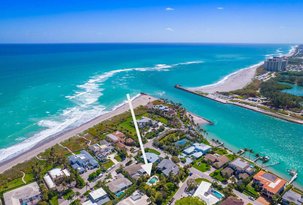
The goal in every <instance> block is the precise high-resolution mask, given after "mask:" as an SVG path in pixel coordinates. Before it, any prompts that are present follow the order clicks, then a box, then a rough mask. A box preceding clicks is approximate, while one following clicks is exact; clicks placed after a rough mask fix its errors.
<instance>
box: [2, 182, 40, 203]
mask: <svg viewBox="0 0 303 205" xmlns="http://www.w3.org/2000/svg"><path fill="white" fill-rule="evenodd" d="M38 195H40V189H39V186H38V184H37V183H36V182H33V183H30V184H27V185H25V186H22V187H20V188H17V189H14V190H12V191H9V192H6V193H4V194H3V198H4V202H5V204H6V205H17V204H20V200H26V199H29V198H32V197H35V196H38Z"/></svg>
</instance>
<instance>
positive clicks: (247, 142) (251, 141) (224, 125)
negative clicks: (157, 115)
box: [0, 44, 303, 185]
mask: <svg viewBox="0 0 303 205" xmlns="http://www.w3.org/2000/svg"><path fill="white" fill-rule="evenodd" d="M290 48H291V45H244V44H58V45H55V44H53V45H47V44H45V45H0V160H4V159H5V158H7V157H10V156H13V155H14V154H16V153H18V152H20V151H22V150H24V149H29V148H30V147H31V146H33V145H34V144H35V143H37V142H39V141H41V140H42V139H45V138H47V137H49V136H52V135H54V134H57V133H59V132H62V131H64V130H68V129H71V128H73V127H76V126H78V125H80V124H82V123H84V122H86V121H88V120H90V119H92V118H94V117H96V116H98V115H100V114H102V113H104V112H106V111H109V110H111V109H114V108H115V106H117V105H119V104H121V103H122V102H123V101H124V100H125V94H126V93H130V94H131V95H132V96H135V95H137V94H138V93H139V92H146V93H149V94H151V95H154V96H156V97H163V98H168V99H171V100H174V101H176V102H180V103H182V104H183V105H184V106H185V107H186V108H187V109H189V110H190V111H191V112H194V113H196V114H198V115H201V116H204V117H206V118H208V119H210V120H212V121H213V122H214V123H215V125H213V126H206V127H205V128H206V129H207V130H208V132H209V137H217V138H219V139H221V140H222V141H224V142H225V143H226V144H227V145H229V146H230V147H231V148H232V149H234V150H238V149H239V148H243V147H249V148H252V149H253V150H255V151H256V152H259V153H264V154H266V155H268V156H270V157H271V160H270V162H269V164H271V163H275V162H280V164H278V165H276V166H273V167H271V169H274V170H275V171H277V172H279V173H280V174H282V175H284V176H285V177H287V178H289V177H288V176H287V172H286V170H287V169H297V170H298V171H299V178H298V180H297V182H298V183H299V184H300V185H303V162H302V161H303V146H302V141H303V126H301V125H297V124H293V123H289V122H285V121H282V120H279V119H275V118H272V117H268V116H265V115H262V114H260V113H255V112H252V111H249V110H245V109H242V108H239V107H235V106H232V105H223V104H220V103H217V102H213V101H210V100H207V99H204V98H202V97H198V96H194V95H191V94H189V93H185V92H183V91H180V90H177V89H175V88H174V85H175V84H181V85H183V86H188V87H193V86H200V85H206V84H210V83H215V82H217V81H219V80H221V79H222V78H224V76H226V75H228V74H230V73H232V72H235V71H237V70H239V69H241V68H245V67H247V66H251V65H253V64H256V63H258V62H260V61H262V60H263V59H264V58H265V57H266V56H267V55H271V54H280V53H287V52H288V51H289V49H290Z"/></svg>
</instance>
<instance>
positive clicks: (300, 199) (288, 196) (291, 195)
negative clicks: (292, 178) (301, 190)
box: [282, 190, 303, 205]
mask: <svg viewBox="0 0 303 205" xmlns="http://www.w3.org/2000/svg"><path fill="white" fill-rule="evenodd" d="M282 199H283V200H285V201H287V202H292V203H294V204H296V205H301V204H303V196H301V195H300V194H298V193H297V192H294V191H293V190H289V191H287V192H286V193H285V194H284V195H283V197H282Z"/></svg>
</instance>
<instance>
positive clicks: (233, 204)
mask: <svg viewBox="0 0 303 205" xmlns="http://www.w3.org/2000/svg"><path fill="white" fill-rule="evenodd" d="M220 205H244V202H243V200H242V199H238V198H236V197H233V196H230V197H228V198H226V199H225V200H224V201H222V202H221V203H220Z"/></svg>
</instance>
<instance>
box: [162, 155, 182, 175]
mask: <svg viewBox="0 0 303 205" xmlns="http://www.w3.org/2000/svg"><path fill="white" fill-rule="evenodd" d="M157 168H158V170H160V171H161V172H162V173H163V174H164V175H165V176H169V174H170V173H172V174H173V175H177V174H178V173H179V167H178V165H176V164H175V163H174V162H173V161H171V160H169V159H163V160H162V161H161V162H160V163H159V164H158V166H157Z"/></svg>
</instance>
